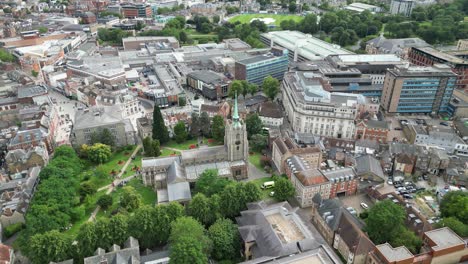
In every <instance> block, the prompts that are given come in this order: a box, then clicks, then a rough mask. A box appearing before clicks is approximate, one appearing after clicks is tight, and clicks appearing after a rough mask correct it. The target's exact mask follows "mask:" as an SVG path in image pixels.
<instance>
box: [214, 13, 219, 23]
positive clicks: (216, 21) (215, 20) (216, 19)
mask: <svg viewBox="0 0 468 264" xmlns="http://www.w3.org/2000/svg"><path fill="white" fill-rule="evenodd" d="M219 20H220V19H219V16H218V15H214V16H213V23H214V24H218V23H219Z"/></svg>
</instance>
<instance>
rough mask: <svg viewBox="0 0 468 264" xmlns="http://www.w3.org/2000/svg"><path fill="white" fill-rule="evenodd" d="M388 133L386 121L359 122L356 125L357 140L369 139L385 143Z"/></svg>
mask: <svg viewBox="0 0 468 264" xmlns="http://www.w3.org/2000/svg"><path fill="white" fill-rule="evenodd" d="M389 131H390V129H389V126H388V123H387V121H379V120H361V121H359V122H358V123H357V124H356V138H357V139H370V140H376V141H377V142H380V143H385V142H387V136H388V132H389Z"/></svg>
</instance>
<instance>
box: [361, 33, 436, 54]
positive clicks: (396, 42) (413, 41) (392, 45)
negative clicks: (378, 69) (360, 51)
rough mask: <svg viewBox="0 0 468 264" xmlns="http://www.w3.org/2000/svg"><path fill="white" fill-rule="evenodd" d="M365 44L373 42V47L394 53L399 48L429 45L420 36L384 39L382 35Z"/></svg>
mask: <svg viewBox="0 0 468 264" xmlns="http://www.w3.org/2000/svg"><path fill="white" fill-rule="evenodd" d="M367 44H373V45H374V46H375V47H377V48H379V49H382V50H383V51H384V52H385V53H395V52H397V51H398V50H399V49H403V48H409V47H429V46H430V45H429V44H428V43H427V42H425V41H424V40H422V39H420V38H401V39H386V38H385V37H384V36H379V37H377V38H375V39H371V40H369V41H368V42H367Z"/></svg>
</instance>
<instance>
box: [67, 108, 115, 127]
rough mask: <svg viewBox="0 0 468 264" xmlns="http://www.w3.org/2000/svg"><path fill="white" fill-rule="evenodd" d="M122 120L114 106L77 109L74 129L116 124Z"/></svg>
mask: <svg viewBox="0 0 468 264" xmlns="http://www.w3.org/2000/svg"><path fill="white" fill-rule="evenodd" d="M123 120H124V119H123V118H122V115H121V114H120V113H119V111H116V107H93V108H91V109H89V111H84V110H79V111H77V112H76V113H75V122H74V129H75V130H78V129H84V128H92V127H100V126H105V125H110V124H118V123H123Z"/></svg>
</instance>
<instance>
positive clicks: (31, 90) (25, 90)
mask: <svg viewBox="0 0 468 264" xmlns="http://www.w3.org/2000/svg"><path fill="white" fill-rule="evenodd" d="M46 93H47V87H46V86H41V85H28V86H21V87H19V88H18V98H28V97H33V96H38V95H44V94H46Z"/></svg>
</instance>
